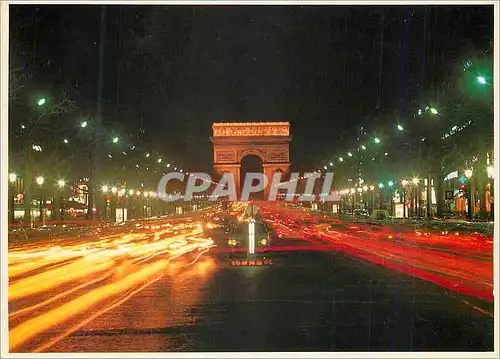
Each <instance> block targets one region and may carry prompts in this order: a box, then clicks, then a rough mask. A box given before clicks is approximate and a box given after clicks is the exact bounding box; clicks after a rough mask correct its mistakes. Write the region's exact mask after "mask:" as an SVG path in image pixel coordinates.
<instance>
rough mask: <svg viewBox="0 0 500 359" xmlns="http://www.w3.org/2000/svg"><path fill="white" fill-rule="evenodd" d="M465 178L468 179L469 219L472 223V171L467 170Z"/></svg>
mask: <svg viewBox="0 0 500 359" xmlns="http://www.w3.org/2000/svg"><path fill="white" fill-rule="evenodd" d="M465 177H466V178H467V182H468V186H467V219H468V220H469V221H470V220H471V219H472V183H471V181H470V179H471V177H472V170H471V169H466V170H465Z"/></svg>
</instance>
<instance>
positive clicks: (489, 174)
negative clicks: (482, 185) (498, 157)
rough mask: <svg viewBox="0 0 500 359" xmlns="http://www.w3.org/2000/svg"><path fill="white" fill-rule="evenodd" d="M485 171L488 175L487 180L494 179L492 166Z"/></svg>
mask: <svg viewBox="0 0 500 359" xmlns="http://www.w3.org/2000/svg"><path fill="white" fill-rule="evenodd" d="M486 171H487V173H488V178H494V177H495V168H494V167H493V166H488V167H486Z"/></svg>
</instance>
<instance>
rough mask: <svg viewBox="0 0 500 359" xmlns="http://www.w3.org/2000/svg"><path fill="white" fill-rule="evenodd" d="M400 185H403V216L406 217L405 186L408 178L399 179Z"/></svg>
mask: <svg viewBox="0 0 500 359" xmlns="http://www.w3.org/2000/svg"><path fill="white" fill-rule="evenodd" d="M401 186H402V187H403V218H406V186H408V180H406V179H403V180H401Z"/></svg>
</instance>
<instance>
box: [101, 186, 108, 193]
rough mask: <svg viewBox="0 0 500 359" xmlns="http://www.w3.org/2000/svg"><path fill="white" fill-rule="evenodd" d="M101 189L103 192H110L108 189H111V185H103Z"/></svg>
mask: <svg viewBox="0 0 500 359" xmlns="http://www.w3.org/2000/svg"><path fill="white" fill-rule="evenodd" d="M101 190H102V192H103V193H107V192H108V190H109V187H108V186H107V185H103V186H102V187H101Z"/></svg>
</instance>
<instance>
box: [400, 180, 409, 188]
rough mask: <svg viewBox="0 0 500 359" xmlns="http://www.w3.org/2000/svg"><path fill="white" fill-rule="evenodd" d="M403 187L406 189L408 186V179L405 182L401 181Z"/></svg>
mask: <svg viewBox="0 0 500 359" xmlns="http://www.w3.org/2000/svg"><path fill="white" fill-rule="evenodd" d="M401 185H402V186H403V187H406V186H407V185H408V180H407V179H403V180H401Z"/></svg>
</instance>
